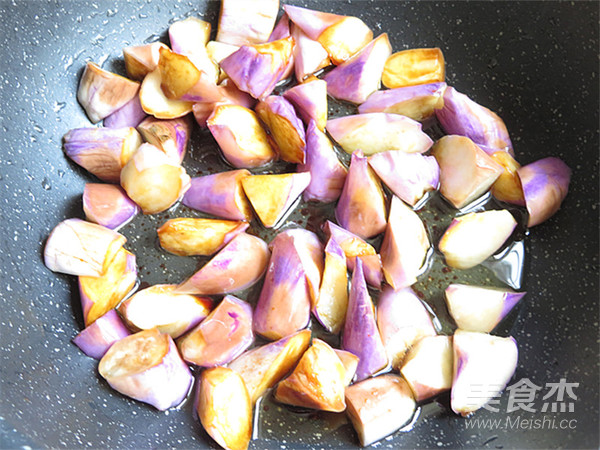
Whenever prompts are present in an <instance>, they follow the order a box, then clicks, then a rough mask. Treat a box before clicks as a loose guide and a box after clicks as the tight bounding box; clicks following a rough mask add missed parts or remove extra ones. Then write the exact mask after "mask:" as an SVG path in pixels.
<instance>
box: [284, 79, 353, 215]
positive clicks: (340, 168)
mask: <svg viewBox="0 0 600 450" xmlns="http://www.w3.org/2000/svg"><path fill="white" fill-rule="evenodd" d="M288 92H289V91H288ZM297 170H298V172H310V183H309V184H308V187H307V188H306V189H305V190H304V192H303V193H302V197H303V199H304V201H311V200H313V201H319V202H324V203H329V202H334V201H336V200H337V199H338V198H339V196H340V195H341V193H342V189H343V187H344V182H345V181H346V175H347V174H348V170H347V169H346V168H345V167H344V165H343V164H342V163H341V162H340V161H339V159H338V157H337V155H336V154H335V151H334V149H333V144H332V143H331V141H330V140H329V138H328V137H327V136H326V135H325V133H323V132H322V131H321V130H319V128H318V126H317V124H316V122H315V121H314V120H312V119H311V121H310V123H309V124H308V128H307V130H306V162H305V163H304V164H299V165H298V168H297Z"/></svg>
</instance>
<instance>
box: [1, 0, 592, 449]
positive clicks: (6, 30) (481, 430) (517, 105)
mask: <svg viewBox="0 0 600 450" xmlns="http://www.w3.org/2000/svg"><path fill="white" fill-rule="evenodd" d="M290 3H295V4H303V5H306V6H309V7H312V8H315V9H320V10H326V11H332V12H336V13H340V14H349V15H357V16H360V17H361V18H362V19H363V20H364V21H365V22H366V23H367V24H369V25H370V26H371V27H372V28H373V30H374V32H375V34H379V33H380V32H384V31H386V32H388V33H389V34H390V39H391V42H392V45H393V46H394V49H395V50H399V49H404V48H411V47H434V46H437V47H440V48H442V49H443V52H444V55H445V57H446V61H447V81H448V83H449V84H450V85H454V86H455V87H456V88H457V89H458V90H459V91H461V92H465V93H467V94H468V95H470V96H471V97H472V98H474V99H475V100H476V101H478V102H480V103H482V104H484V105H486V106H488V107H489V108H491V109H492V110H494V111H496V112H498V113H499V114H500V115H501V116H502V117H503V119H504V120H505V122H506V124H507V126H508V129H509V131H510V133H511V137H512V139H513V142H514V145H515V149H516V154H517V156H518V159H519V161H520V162H521V163H528V162H531V161H534V160H536V159H539V158H541V157H545V156H549V155H553V156H559V157H561V158H562V159H564V160H565V161H566V162H567V164H568V165H569V166H570V167H571V168H572V169H573V178H572V183H571V190H570V192H569V195H568V197H567V199H566V201H565V203H564V205H563V208H562V209H561V211H560V212H559V213H558V214H557V215H556V216H555V217H553V218H552V219H550V220H549V221H548V222H547V223H544V224H542V225H540V226H537V227H535V228H534V229H532V230H531V232H530V235H529V236H528V237H527V239H526V249H527V260H526V279H525V289H526V290H527V292H528V294H527V296H526V297H525V301H524V304H523V305H522V307H521V309H520V311H519V315H518V317H517V318H516V320H515V321H514V325H513V326H512V329H511V330H509V331H510V332H511V334H512V335H513V336H515V338H516V339H517V341H518V343H519V350H520V360H519V365H518V368H517V371H516V374H515V377H514V379H513V382H515V381H518V380H520V379H523V378H528V379H529V380H530V381H531V382H533V383H534V384H536V385H538V386H541V387H543V388H544V391H543V392H538V393H537V396H536V397H535V405H534V406H536V409H537V411H536V412H527V411H524V410H522V409H520V410H517V411H514V412H512V413H507V412H506V408H507V394H506V393H505V394H503V396H502V401H501V405H500V409H501V410H500V412H497V413H494V412H490V411H486V410H481V411H480V412H478V413H477V414H476V416H475V417H477V418H481V419H492V420H496V419H500V424H499V425H498V426H497V427H493V426H492V425H490V426H484V424H483V423H480V424H479V426H475V427H474V428H468V424H469V423H471V422H469V421H467V420H465V419H462V418H459V417H457V416H455V415H454V414H452V413H450V412H448V410H447V409H445V408H444V407H443V406H437V405H435V404H434V405H430V406H429V407H427V408H425V411H423V412H422V416H421V419H418V420H417V421H416V423H415V424H414V427H413V430H412V431H410V432H406V433H405V432H399V433H396V434H395V435H394V436H393V438H391V439H389V440H384V441H383V442H381V443H380V444H378V447H385V448H398V447H407V448H412V447H428V448H438V447H491V448H513V447H519V448H525V447H526V448H534V447H535V448H550V447H595V448H598V445H599V441H598V428H599V427H598V403H599V400H598V360H599V358H598V356H599V355H598V209H597V206H598V149H599V147H598V110H599V104H598V98H599V93H598V12H599V4H598V2H595V1H594V2H570V3H566V2H561V3H558V2H441V3H434V2H428V1H427V2H400V1H393V2H384V1H371V2H367V1H343V2H342V1H320V2H316V1H315V2H309V3H298V2H296V1H290ZM218 7H219V4H218V2H200V1H190V2H175V1H155V0H152V1H144V2H142V1H132V2H124V1H97V2H91V1H90V2H88V1H85V2H84V1H59V2H47V1H37V0H36V1H34V0H30V1H20V2H8V1H3V2H2V3H0V21H1V23H2V33H1V34H0V49H1V50H0V52H1V55H2V58H1V63H2V71H1V72H0V92H1V102H0V123H1V126H2V130H1V131H0V154H1V158H0V196H1V208H2V209H1V211H2V212H1V214H2V223H1V227H2V228H1V229H2V239H1V240H0V257H1V261H2V266H1V267H0V333H1V338H0V339H1V345H0V380H1V391H0V447H1V448H12V447H21V446H30V447H34V448H38V447H52V448H63V447H67V448H83V447H93V448H106V447H109V448H167V447H174V448H207V447H210V448H212V447H215V446H216V444H214V443H213V442H212V441H211V440H210V439H209V438H208V437H207V436H206V434H205V433H204V432H203V431H202V429H201V427H200V426H199V425H198V424H197V422H195V420H194V419H193V418H192V415H191V413H190V410H191V407H190V405H189V404H188V405H185V406H184V407H183V408H182V409H181V410H172V411H169V412H167V413H158V412H156V411H155V410H152V409H151V408H150V407H147V406H146V405H144V404H141V403H137V402H133V401H130V400H128V399H126V398H124V397H123V396H120V395H118V394H116V393H114V392H112V391H111V390H110V389H109V388H108V387H107V385H106V384H105V383H104V382H103V381H102V380H101V379H100V378H99V377H98V376H97V375H96V372H95V369H96V362H95V361H94V360H92V359H90V358H87V357H86V356H85V355H83V354H82V353H81V352H80V351H79V350H78V349H77V348H76V347H75V346H74V345H73V344H72V343H71V342H70V341H71V339H72V338H73V336H74V335H75V334H76V333H77V332H78V331H79V329H80V327H81V313H80V310H79V308H80V307H79V305H78V298H77V292H76V285H75V283H74V281H73V278H72V277H68V276H62V275H56V274H54V273H52V272H50V271H49V270H48V269H46V268H45V267H44V265H43V263H42V258H41V252H42V247H43V243H44V240H45V238H46V236H47V235H48V233H49V231H50V230H51V229H52V228H53V227H54V226H55V225H56V224H57V223H58V222H59V221H61V220H63V219H65V218H68V217H73V216H79V217H80V216H82V211H81V201H80V196H81V192H82V190H83V186H84V183H85V182H86V181H90V180H92V177H91V176H89V175H88V174H87V173H85V172H84V171H83V170H81V169H79V168H78V167H76V166H75V165H74V164H72V163H71V162H69V161H68V160H67V159H66V158H65V156H64V155H63V152H62V150H61V137H62V135H63V134H64V133H65V132H66V131H68V130H69V129H71V128H75V127H80V126H89V122H88V120H87V119H86V117H85V115H84V113H83V111H82V109H81V108H80V106H79V105H78V104H77V102H76V100H75V92H76V87H77V83H78V79H79V76H80V75H81V71H82V68H83V66H84V64H85V62H86V61H87V60H93V61H95V62H97V63H99V64H102V65H104V67H105V68H108V69H110V70H115V71H122V70H123V67H122V63H120V57H121V49H122V47H124V46H126V45H131V44H136V43H137V44H139V43H142V42H149V41H151V40H155V39H158V38H161V39H163V40H164V39H165V31H166V30H167V27H168V25H169V24H170V23H171V22H172V21H173V20H174V19H177V18H183V17H185V16H188V15H190V14H191V15H200V16H201V17H203V18H204V19H206V20H210V21H212V22H213V23H214V24H216V18H217V15H218ZM198 136H200V138H204V137H205V136H204V135H201V134H199V135H198ZM198 136H196V137H198ZM211 151H213V150H211ZM201 153H202V152H201V151H200V150H199V149H197V148H194V149H193V151H192V156H193V157H199V155H200V154H201ZM192 175H195V174H192ZM142 231H144V230H140V232H142ZM145 231H147V230H145ZM138 244H139V243H138ZM153 245H154V242H152V241H150V242H149V243H148V246H149V247H152V246H153ZM151 250H152V252H153V251H154V250H155V249H154V248H152V249H151ZM152 252H150V251H149V252H147V254H144V253H143V254H141V255H139V259H138V262H139V264H140V265H143V266H144V268H143V269H142V277H143V278H144V277H145V278H144V279H147V281H148V282H150V283H156V282H164V281H167V280H168V276H169V267H166V266H162V267H161V265H160V264H161V263H160V262H159V260H158V259H156V260H155V259H152V257H151V253H152ZM561 379H565V382H567V383H578V385H577V386H576V387H575V388H574V394H575V395H576V397H577V398H576V399H571V398H569V397H568V396H565V398H564V399H563V402H567V403H572V404H573V411H572V412H569V411H567V412H560V410H559V412H551V409H550V408H549V409H548V411H546V412H542V411H541V410H540V409H541V405H542V403H544V402H550V401H551V400H552V399H550V398H549V399H547V400H543V399H542V396H543V395H545V394H546V393H547V392H548V390H547V383H560V380H561ZM554 401H557V400H554ZM267 413H268V412H267V411H265V417H266V419H265V421H264V422H261V423H260V427H259V428H260V431H259V434H260V436H261V438H260V439H258V440H255V441H252V443H251V448H255V449H262V448H322V447H324V448H355V447H357V446H358V442H357V439H356V437H355V434H354V432H353V430H352V428H351V426H350V425H349V424H348V423H344V421H343V420H342V421H341V422H339V420H338V419H339V418H329V419H330V420H328V419H327V418H322V417H321V418H319V419H316V418H314V417H313V416H311V415H306V414H295V413H291V412H288V411H287V410H284V411H283V412H281V413H280V414H277V415H273V414H270V415H269V414H267ZM275 416H277V417H275ZM507 417H508V418H511V421H509V422H507ZM517 417H519V418H520V419H519V420H520V422H519V423H520V425H514V424H515V420H516V418H517ZM532 419H533V420H539V421H540V422H537V423H538V424H539V425H537V426H536V425H535V423H536V422H531V423H529V422H524V421H526V420H532ZM552 419H554V421H553V422H552ZM336 421H337V422H336ZM541 421H544V422H541Z"/></svg>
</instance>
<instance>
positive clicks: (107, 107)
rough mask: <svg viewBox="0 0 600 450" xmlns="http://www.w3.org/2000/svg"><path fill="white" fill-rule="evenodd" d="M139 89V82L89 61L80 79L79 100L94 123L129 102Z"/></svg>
mask: <svg viewBox="0 0 600 450" xmlns="http://www.w3.org/2000/svg"><path fill="white" fill-rule="evenodd" d="M139 89H140V84H139V83H137V82H135V81H131V80H129V79H127V78H125V77H122V76H120V75H117V74H115V73H112V72H107V71H106V70H103V69H101V68H100V67H99V66H98V65H96V64H94V63H93V62H88V63H87V65H86V66H85V69H84V71H83V75H82V76H81V80H80V81H79V88H78V90H77V100H78V101H79V103H80V104H81V106H83V109H84V110H85V113H86V114H87V116H88V118H89V119H90V120H91V121H92V123H97V122H100V121H101V120H102V119H104V118H105V117H108V116H110V115H111V114H112V113H114V112H115V111H117V110H118V109H120V108H121V107H122V106H124V105H125V104H127V102H129V101H130V100H131V99H132V98H133V97H135V95H136V94H137V93H138V90H139Z"/></svg>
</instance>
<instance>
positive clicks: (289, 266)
mask: <svg viewBox="0 0 600 450" xmlns="http://www.w3.org/2000/svg"><path fill="white" fill-rule="evenodd" d="M273 243H274V245H273V252H272V254H271V259H270V261H269V266H268V269H267V274H266V277H265V281H264V284H263V287H262V290H261V292H260V296H259V299H258V303H257V304H256V309H255V311H254V331H255V332H256V333H258V334H260V335H262V336H264V337H265V338H267V339H270V340H276V339H281V338H283V337H285V336H287V335H290V334H292V333H294V332H296V331H299V330H301V329H303V328H306V326H307V325H308V322H309V320H310V308H311V295H310V286H309V282H308V279H307V276H306V272H305V270H304V268H303V266H302V260H301V258H300V255H299V254H298V251H297V250H296V247H295V244H294V236H292V235H289V234H288V235H278V236H277V237H276V238H275V240H274V242H273ZM317 289H318V285H317Z"/></svg>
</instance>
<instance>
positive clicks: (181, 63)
mask: <svg viewBox="0 0 600 450" xmlns="http://www.w3.org/2000/svg"><path fill="white" fill-rule="evenodd" d="M205 58H206V61H207V63H208V64H209V65H210V66H211V67H213V68H214V63H213V62H212V61H211V60H210V59H209V58H208V55H206V56H205ZM158 70H159V71H160V80H161V81H160V87H161V89H162V91H163V93H164V94H165V96H166V97H167V98H168V99H170V100H182V101H187V102H218V101H219V100H221V98H222V93H221V91H220V90H219V88H218V86H217V75H216V70H213V71H212V72H213V73H211V74H207V73H206V72H205V71H204V70H201V69H199V68H198V67H196V65H195V64H194V63H193V62H192V60H191V59H190V58H188V57H187V56H185V55H180V54H178V53H175V52H172V51H171V50H169V49H168V48H161V49H160V58H159V60H158Z"/></svg>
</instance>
